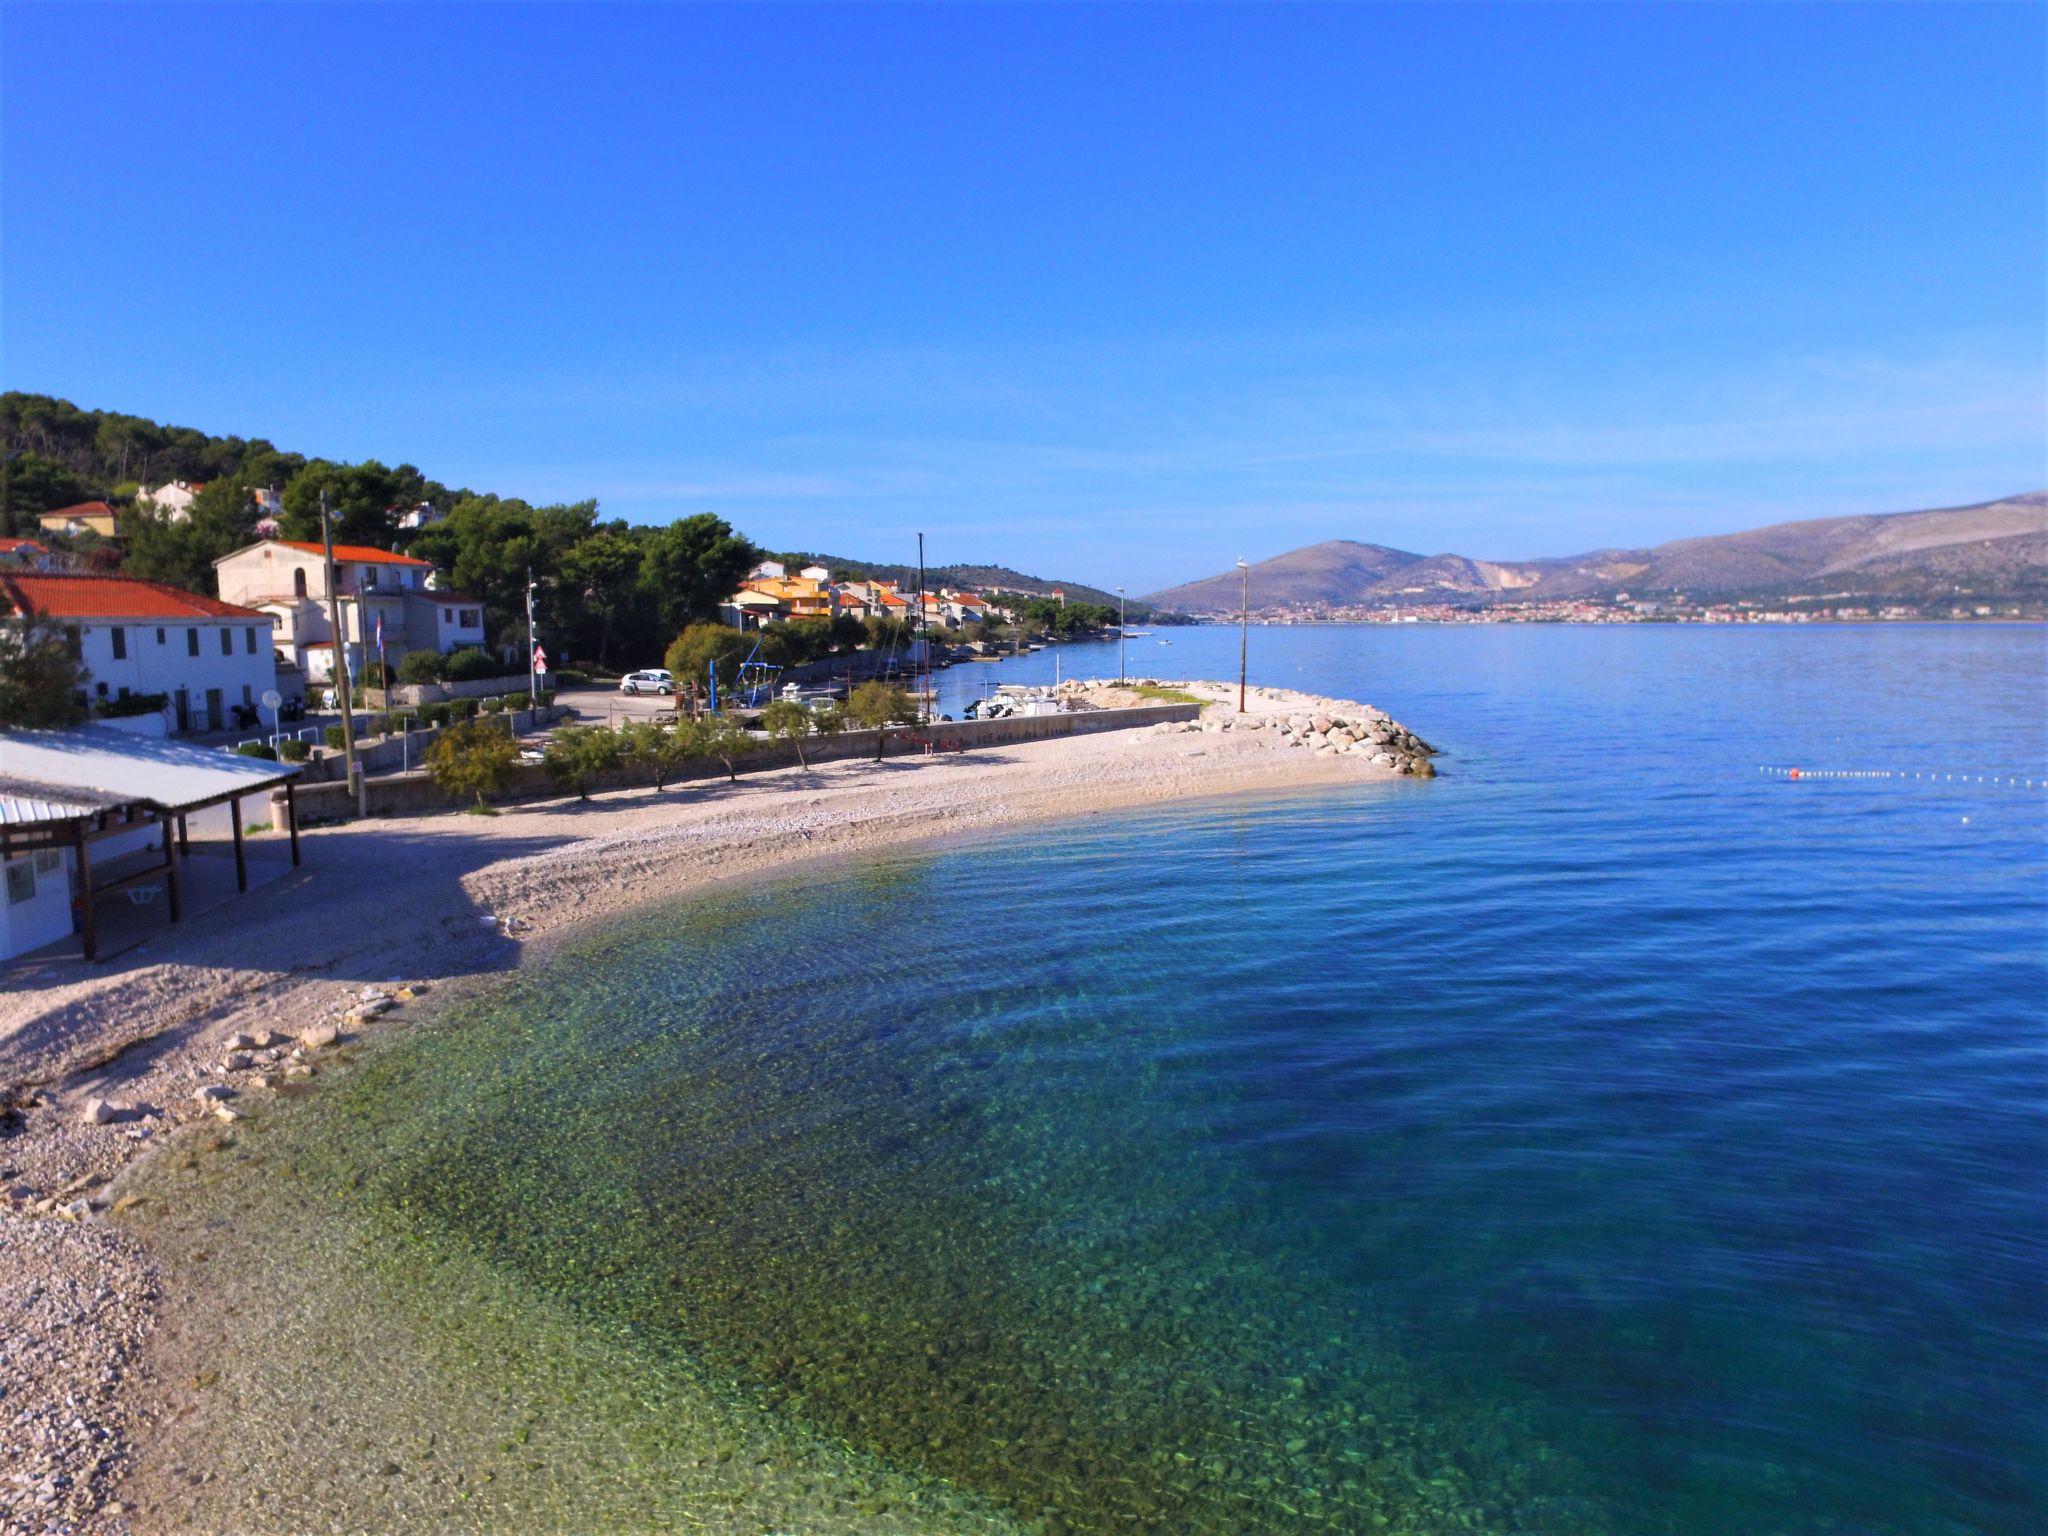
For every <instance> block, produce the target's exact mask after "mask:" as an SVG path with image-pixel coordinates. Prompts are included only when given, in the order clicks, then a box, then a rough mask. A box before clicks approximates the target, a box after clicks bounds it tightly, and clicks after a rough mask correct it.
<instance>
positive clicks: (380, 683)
mask: <svg viewBox="0 0 2048 1536" xmlns="http://www.w3.org/2000/svg"><path fill="white" fill-rule="evenodd" d="M397 675H398V674H397V673H396V672H394V671H393V670H392V668H391V665H390V663H388V662H382V661H366V662H364V663H363V665H362V667H361V668H360V669H359V672H358V675H357V677H356V681H357V682H358V683H360V684H361V685H362V686H363V687H365V688H389V687H390V686H391V684H392V681H393V680H394V679H395V678H396V677H397Z"/></svg>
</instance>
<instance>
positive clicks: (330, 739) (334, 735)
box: [327, 725, 348, 752]
mask: <svg viewBox="0 0 2048 1536" xmlns="http://www.w3.org/2000/svg"><path fill="white" fill-rule="evenodd" d="M347 744H348V732H347V731H344V730H343V729H342V728H341V727H340V726H338V725H330V726H329V727H327V750H328V751H330V752H339V751H340V750H341V749H342V748H343V747H344V746H346V745H347Z"/></svg>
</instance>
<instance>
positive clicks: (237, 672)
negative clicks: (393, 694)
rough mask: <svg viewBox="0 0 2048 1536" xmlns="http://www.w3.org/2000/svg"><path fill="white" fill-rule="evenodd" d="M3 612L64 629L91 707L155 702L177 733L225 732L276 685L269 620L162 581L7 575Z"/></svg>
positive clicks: (3, 576)
mask: <svg viewBox="0 0 2048 1536" xmlns="http://www.w3.org/2000/svg"><path fill="white" fill-rule="evenodd" d="M0 606H4V607H6V608H8V609H9V610H10V611H11V612H13V613H17V614H26V615H28V616H30V617H32V618H38V619H44V620H47V621H48V622H49V623H51V624H53V625H55V626H57V627H59V628H61V629H62V630H63V631H64V634H65V637H66V638H67V639H68V640H69V641H70V643H71V650H72V654H73V655H74V656H76V657H78V659H79V660H80V661H82V662H83V663H84V664H85V670H86V679H85V690H84V692H85V697H86V700H87V702H89V703H91V704H94V705H98V704H101V703H112V702H114V701H117V700H120V699H126V698H130V697H132V696H136V695H141V696H143V697H151V696H159V695H160V696H162V697H163V698H164V700H165V701H166V702H165V707H166V709H167V711H168V713H169V716H170V720H171V722H172V728H173V729H175V730H179V731H219V730H226V729H227V728H228V726H229V725H231V724H232V723H233V720H234V714H233V711H234V706H235V705H237V704H248V705H255V704H257V703H258V702H259V701H260V700H261V699H262V697H263V694H264V692H265V691H266V690H267V689H270V688H272V687H275V686H276V683H277V655H276V652H275V651H274V650H273V648H272V646H271V620H270V615H268V614H266V613H261V612H258V611H256V610H254V609H251V608H243V607H238V606H237V605H235V604H233V603H224V602H220V601H218V600H217V599H215V598H211V597H202V596H201V595H200V594H199V593H197V592H187V591H184V590H182V589H181V588H178V587H174V586H171V585H169V584H168V583H166V582H161V581H137V580H135V579H133V578H131V577H127V576H82V575H72V574H68V573H65V574H57V573H44V574H29V573H26V572H21V573H16V572H5V573H0ZM0 622H4V620H0Z"/></svg>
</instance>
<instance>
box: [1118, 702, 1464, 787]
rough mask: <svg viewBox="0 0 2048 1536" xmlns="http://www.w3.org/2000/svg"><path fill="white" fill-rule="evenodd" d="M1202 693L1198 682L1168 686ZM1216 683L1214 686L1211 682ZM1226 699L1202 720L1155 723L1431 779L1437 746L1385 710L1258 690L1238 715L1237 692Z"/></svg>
mask: <svg viewBox="0 0 2048 1536" xmlns="http://www.w3.org/2000/svg"><path fill="white" fill-rule="evenodd" d="M1156 686H1166V687H1180V688H1186V689H1187V690H1188V691H1190V692H1193V693H1197V694H1201V693H1206V692H1208V691H1209V688H1208V687H1205V686H1203V685H1199V684H1164V685H1156ZM1211 686H1213V685H1211ZM1231 694H1232V697H1231V698H1230V700H1229V701H1228V702H1221V701H1218V702H1212V703H1210V704H1209V705H1208V707H1207V708H1205V709H1204V710H1203V711H1202V714H1201V718H1200V719H1197V720H1187V721H1180V722H1176V723H1174V724H1171V725H1165V726H1160V727H1157V729H1159V730H1161V731H1183V732H1201V733H1205V734H1209V735H1233V736H1237V737H1239V738H1241V739H1242V738H1250V739H1252V740H1255V741H1257V742H1259V743H1260V744H1262V745H1265V746H1269V747H1272V748H1274V749H1275V750H1279V751H1295V752H1313V753H1316V754H1318V755H1319V756H1325V757H1347V758H1353V759H1356V760H1357V761H1359V762H1361V763H1365V764H1370V765H1371V766H1372V767H1375V768H1381V769H1386V770H1388V771H1390V772H1393V773H1398V774H1405V775H1407V776H1408V777H1410V778H1416V779H1433V778H1435V777H1436V766H1435V764H1434V763H1433V762H1431V759H1432V758H1434V757H1435V756H1436V750H1437V749H1436V748H1435V747H1433V746H1431V745H1430V744H1429V743H1428V742H1426V741H1424V740H1423V739H1422V738H1421V737H1420V736H1417V735H1416V734H1415V733H1414V732H1413V731H1411V730H1409V729H1408V728H1407V727H1406V726H1404V725H1402V724H1401V723H1400V722H1399V721H1398V720H1395V719H1393V718H1391V717H1390V716H1389V715H1388V714H1387V713H1386V711H1384V710H1380V709H1374V708H1373V707H1372V706H1371V705H1369V704H1359V703H1355V702H1353V701H1351V700H1348V699H1325V698H1316V697H1312V696H1309V695H1306V694H1297V693H1293V692H1291V691H1289V690H1284V689H1259V690H1258V691H1257V692H1256V694H1254V695H1252V696H1248V697H1247V699H1246V701H1245V712H1244V713H1242V714H1239V713H1238V712H1237V707H1236V698H1235V690H1234V689H1233V690H1231Z"/></svg>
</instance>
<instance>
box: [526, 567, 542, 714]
mask: <svg viewBox="0 0 2048 1536" xmlns="http://www.w3.org/2000/svg"><path fill="white" fill-rule="evenodd" d="M533 590H534V589H533V567H532V566H530V565H529V566H528V567H527V568H526V702H527V704H528V706H529V707H531V708H533V709H539V708H540V674H539V673H538V672H536V671H535V670H534V668H533V652H534V647H535V646H537V645H539V644H540V639H539V637H538V635H537V634H536V633H535V631H534V627H533Z"/></svg>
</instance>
